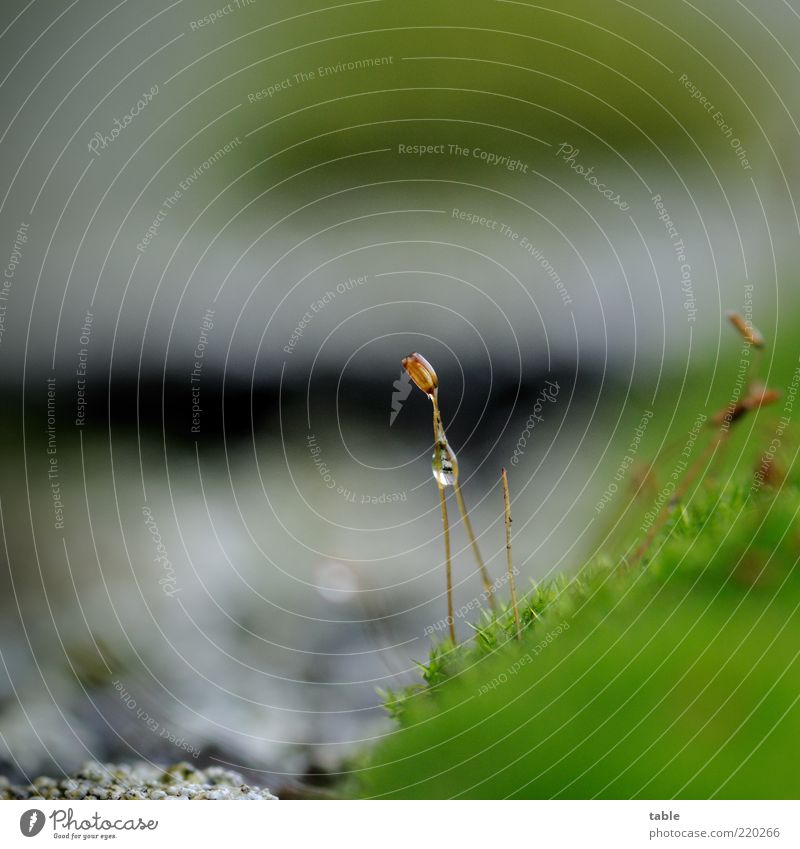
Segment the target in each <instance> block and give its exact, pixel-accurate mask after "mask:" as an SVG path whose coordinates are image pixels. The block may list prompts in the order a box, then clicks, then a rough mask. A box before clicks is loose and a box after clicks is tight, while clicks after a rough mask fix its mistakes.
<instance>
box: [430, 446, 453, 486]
mask: <svg viewBox="0 0 800 849" xmlns="http://www.w3.org/2000/svg"><path fill="white" fill-rule="evenodd" d="M433 477H434V480H435V481H436V483H438V484H439V485H440V486H453V485H454V484H455V482H456V478H457V477H458V461H457V460H456V455H455V453H454V452H453V449H452V448H451V447H450V446H449V445H448V444H447V440H444V441H441V442H439V443H438V444H437V446H436V447H435V448H434V450H433Z"/></svg>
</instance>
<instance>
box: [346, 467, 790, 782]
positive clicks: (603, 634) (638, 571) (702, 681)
mask: <svg viewBox="0 0 800 849" xmlns="http://www.w3.org/2000/svg"><path fill="white" fill-rule="evenodd" d="M750 484H751V480H750V478H749V475H748V476H744V477H743V476H742V475H741V474H740V475H739V477H738V479H737V482H736V483H735V484H730V483H729V484H727V485H725V486H721V487H720V486H714V485H712V484H711V483H709V484H707V485H704V486H703V487H702V488H701V489H700V490H699V491H698V492H697V494H696V495H695V496H694V497H693V498H692V500H691V501H690V503H689V504H688V506H686V505H681V506H678V507H676V508H675V509H674V511H673V514H672V515H671V517H670V521H669V522H668V523H667V525H666V526H665V528H664V529H663V530H662V532H661V533H660V534H659V536H658V537H657V538H656V540H655V541H654V544H653V545H652V546H651V548H650V550H649V551H648V556H647V558H645V560H644V561H643V562H642V563H640V564H636V565H634V566H632V567H631V568H625V567H624V566H621V565H620V560H621V558H620V559H610V558H608V557H607V556H606V557H605V558H602V559H598V560H597V561H595V562H593V563H591V564H589V565H587V566H586V567H585V568H584V569H583V570H581V572H580V573H579V574H578V575H577V576H576V577H575V578H573V579H572V580H568V579H566V578H561V579H559V580H557V581H555V582H551V583H548V584H546V585H542V586H539V587H536V588H535V589H534V590H533V591H532V592H530V593H529V594H528V595H527V597H526V598H525V599H524V602H523V606H522V610H521V613H522V617H523V621H524V622H525V626H526V627H525V631H524V639H523V641H522V643H521V644H520V643H517V642H516V641H515V640H513V639H512V635H513V619H512V616H511V615H510V612H509V611H508V610H504V611H502V612H501V613H500V614H499V615H498V616H491V615H490V614H488V613H484V614H482V616H481V620H480V622H479V623H477V625H476V626H475V631H476V633H475V637H474V639H472V640H470V641H469V642H467V643H465V644H463V645H462V646H459V647H457V648H454V647H453V646H452V645H450V644H448V643H445V644H441V645H437V646H435V647H434V649H433V651H432V654H431V658H430V662H429V663H428V664H426V665H424V666H423V667H422V679H423V680H422V682H421V684H420V685H419V686H418V687H415V688H411V689H410V690H406V691H402V692H395V693H387V694H386V700H387V707H388V708H389V709H390V711H391V713H392V714H393V716H395V717H396V719H397V728H396V730H395V731H394V732H393V733H391V734H390V735H389V736H388V737H387V738H385V739H384V740H383V741H382V742H381V743H380V744H379V745H378V746H377V747H376V748H375V749H374V750H373V751H372V752H371V753H370V754H369V756H368V760H367V761H366V763H364V764H362V765H361V766H360V768H359V769H358V770H357V771H356V772H355V776H356V779H355V782H356V783H355V786H354V790H355V792H357V793H358V794H360V795H363V796H379V797H383V796H389V797H414V798H417V797H421V798H449V797H454V796H459V797H477V798H487V797H488V798H500V797H506V796H509V797H515V798H551V797H555V798H591V797H595V796H597V797H602V798H631V797H643V798H672V797H679V798H709V797H715V796H717V797H725V798H753V797H757V798H797V797H798V796H799V795H800V776H798V773H797V770H796V768H795V765H794V763H793V760H792V758H791V757H789V756H788V753H790V752H792V751H794V749H795V747H796V741H797V740H798V739H800V613H799V611H800V577H798V569H797V559H798V555H799V554H800V547H798V526H797V516H798V513H800V488H798V485H797V482H796V481H785V482H783V484H782V485H781V486H780V487H779V488H777V489H772V488H769V487H764V488H763V489H761V490H760V491H755V492H754V491H751V486H750ZM620 550H625V549H624V548H623V547H622V546H620Z"/></svg>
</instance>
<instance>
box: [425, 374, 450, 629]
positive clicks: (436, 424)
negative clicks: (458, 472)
mask: <svg viewBox="0 0 800 849" xmlns="http://www.w3.org/2000/svg"><path fill="white" fill-rule="evenodd" d="M437 394H438V393H437V391H436V390H434V391H433V392H432V393H431V395H430V399H431V403H432V405H433V439H434V443H433V458H434V460H433V462H434V466H435V468H436V469H438V471H439V474H440V475H442V474H443V472H444V466H445V462H444V461H445V455H446V454H448V460H449V461H452V459H454V458H451V457H449V452H448V445H447V441H446V440H445V437H444V427H443V426H442V416H441V413H440V412H439V402H438V399H437ZM453 465H454V464H453ZM453 471H455V469H453ZM436 486H437V488H438V490H439V504H440V505H441V508H442V528H443V529H444V556H445V564H446V569H447V621H448V623H449V625H450V639H451V640H452V641H453V643H455V642H456V626H455V618H454V616H453V564H452V559H451V556H450V521H449V519H448V517H447V496H446V495H445V491H444V483H443V481H442V479H440V477H437V478H436Z"/></svg>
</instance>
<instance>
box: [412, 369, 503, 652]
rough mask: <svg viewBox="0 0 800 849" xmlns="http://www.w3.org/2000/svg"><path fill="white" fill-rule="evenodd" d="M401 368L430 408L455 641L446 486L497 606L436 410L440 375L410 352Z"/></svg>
mask: <svg viewBox="0 0 800 849" xmlns="http://www.w3.org/2000/svg"><path fill="white" fill-rule="evenodd" d="M402 363H403V368H404V369H405V370H406V371H407V372H408V375H409V377H410V378H411V380H412V381H413V382H414V385H415V386H416V387H417V388H418V389H419V390H420V391H422V392H424V393H425V394H426V395H427V396H428V398H429V399H430V401H431V405H432V408H433V464H432V466H433V478H434V480H435V481H436V486H437V488H438V490H439V505H440V507H441V511H442V528H443V531H444V553H445V566H446V570H447V621H448V624H449V629H450V638H451V639H452V641H453V642H454V643H455V641H456V631H455V619H454V616H453V571H452V559H451V553H450V523H449V520H448V516H447V496H446V492H445V490H446V488H447V487H450V486H452V487H453V489H454V491H455V495H456V503H457V504H458V509H459V512H460V513H461V518H462V520H463V522H464V527H465V529H466V531H467V536H468V537H469V541H470V545H471V546H472V551H473V553H474V554H475V560H476V561H477V563H478V569H479V571H480V574H481V581H482V582H483V587H484V591H485V593H486V597H487V599H488V600H489V604H490V605H491V607H492V609H493V610H494V609H495V607H496V603H495V599H494V592H493V589H494V588H493V584H492V580H491V578H490V577H489V571H488V570H487V568H486V564H485V563H484V561H483V557H482V556H481V551H480V548H479V547H478V540H477V539H476V538H475V532H474V530H473V528H472V522H471V521H470V518H469V511H468V510H467V506H466V503H465V502H464V496H463V494H462V492H461V487H460V485H459V482H458V460H457V459H456V455H455V452H454V451H453V449H452V448H451V447H450V445H449V443H448V442H447V436H446V435H445V430H444V424H443V422H442V414H441V411H440V409H439V378H438V377H437V375H436V371H435V370H434V368H433V366H432V365H431V364H430V363H429V362H428V361H427V360H426V359H425V357H423V356H422V355H421V354H416V353H414V354H409V355H408V356H407V357H405V358H404V359H403V360H402Z"/></svg>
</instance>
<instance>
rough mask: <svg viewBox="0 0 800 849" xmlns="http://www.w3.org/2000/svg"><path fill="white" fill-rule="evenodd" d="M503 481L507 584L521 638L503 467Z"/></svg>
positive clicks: (508, 499)
mask: <svg viewBox="0 0 800 849" xmlns="http://www.w3.org/2000/svg"><path fill="white" fill-rule="evenodd" d="M500 479H501V480H502V482H503V506H504V508H505V511H504V512H505V519H506V560H507V563H508V585H509V587H510V588H511V608H512V609H513V611H514V626H515V628H516V632H517V640H521V639H522V628H521V627H520V624H519V610H518V608H517V585H516V583H515V582H514V563H513V558H512V555H511V499H510V497H509V495H508V475H507V474H506V470H505V469H503V470H502V473H501V475H500Z"/></svg>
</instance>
